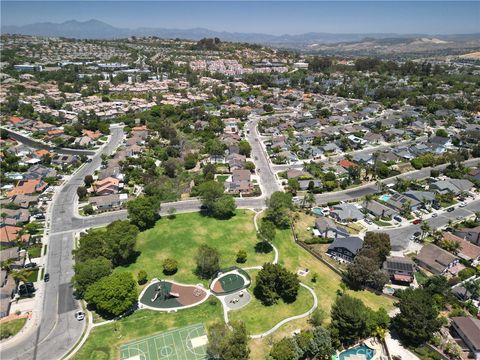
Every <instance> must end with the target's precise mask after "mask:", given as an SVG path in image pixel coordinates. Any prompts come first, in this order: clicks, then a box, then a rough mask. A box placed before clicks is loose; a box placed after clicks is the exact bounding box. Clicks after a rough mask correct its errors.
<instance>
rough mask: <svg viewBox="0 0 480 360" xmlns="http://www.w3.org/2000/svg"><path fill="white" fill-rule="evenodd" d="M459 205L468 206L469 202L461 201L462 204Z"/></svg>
mask: <svg viewBox="0 0 480 360" xmlns="http://www.w3.org/2000/svg"><path fill="white" fill-rule="evenodd" d="M458 206H460V207H465V206H467V203H466V202H465V201H462V202H461V203H460V205H458Z"/></svg>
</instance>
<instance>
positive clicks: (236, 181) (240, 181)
mask: <svg viewBox="0 0 480 360" xmlns="http://www.w3.org/2000/svg"><path fill="white" fill-rule="evenodd" d="M250 176H251V174H250V171H249V170H233V171H232V181H231V182H225V190H226V191H227V192H229V193H242V194H248V193H251V192H252V191H253V184H252V182H251V181H250Z"/></svg>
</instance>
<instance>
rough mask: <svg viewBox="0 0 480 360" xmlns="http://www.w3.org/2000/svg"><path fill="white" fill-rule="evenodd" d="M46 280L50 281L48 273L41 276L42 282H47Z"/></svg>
mask: <svg viewBox="0 0 480 360" xmlns="http://www.w3.org/2000/svg"><path fill="white" fill-rule="evenodd" d="M48 280H50V274H49V273H46V274H45V275H44V276H43V281H45V282H48Z"/></svg>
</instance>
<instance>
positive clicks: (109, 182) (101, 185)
mask: <svg viewBox="0 0 480 360" xmlns="http://www.w3.org/2000/svg"><path fill="white" fill-rule="evenodd" d="M119 185H120V181H119V180H118V179H115V178H114V177H107V178H105V179H103V180H97V181H95V182H94V183H93V185H92V192H94V193H95V194H96V195H98V196H102V195H110V194H116V193H117V192H118V189H119Z"/></svg>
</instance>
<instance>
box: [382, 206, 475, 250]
mask: <svg viewBox="0 0 480 360" xmlns="http://www.w3.org/2000/svg"><path fill="white" fill-rule="evenodd" d="M477 211H480V199H478V200H474V201H472V202H470V203H468V204H467V206H465V207H464V208H461V207H458V206H456V207H455V210H453V211H452V212H444V213H442V214H440V215H438V217H435V218H429V219H425V220H424V221H425V222H427V223H428V224H429V225H430V228H431V229H432V230H436V229H439V228H441V227H443V226H446V225H448V222H449V221H450V220H452V221H455V220H456V219H457V217H461V218H462V219H465V218H468V217H469V216H473V215H474V214H475V212H477ZM417 231H420V232H421V229H420V225H413V224H410V225H408V226H403V227H401V226H400V227H398V228H395V229H382V230H377V232H384V233H387V234H388V235H390V242H391V244H392V250H395V251H400V250H404V249H406V248H407V247H408V244H409V242H410V238H411V236H412V235H413V234H414V233H415V232H417Z"/></svg>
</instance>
